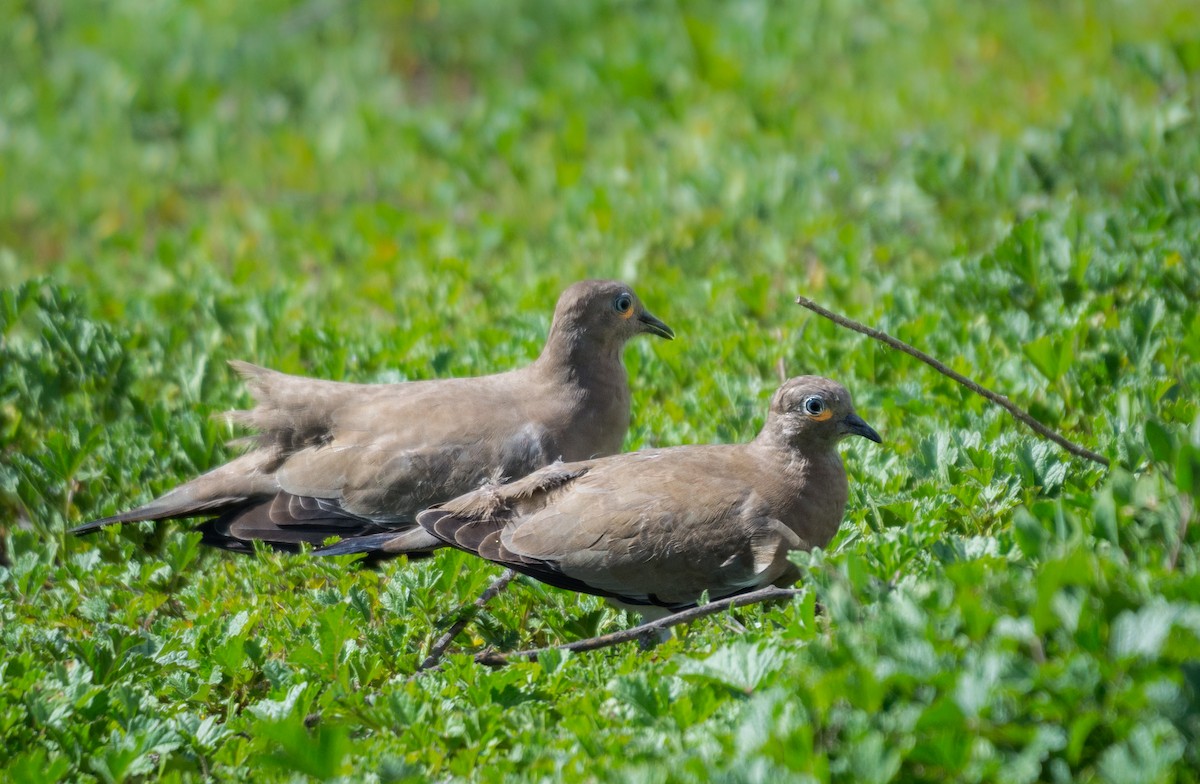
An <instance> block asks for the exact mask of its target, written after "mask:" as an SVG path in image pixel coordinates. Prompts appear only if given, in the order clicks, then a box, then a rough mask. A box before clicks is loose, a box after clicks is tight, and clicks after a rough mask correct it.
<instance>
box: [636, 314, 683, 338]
mask: <svg viewBox="0 0 1200 784" xmlns="http://www.w3.org/2000/svg"><path fill="white" fill-rule="evenodd" d="M637 318H638V321H640V322H642V329H643V330H645V331H646V332H653V333H654V334H655V335H658V336H659V337H660V338H666V339H667V340H674V339H675V330H673V329H671V328H670V327H668V326H667V325H666V324H664V323H663V322H661V321H659V320H658V319H657V318H655V317H654V316H652V315H650V314H649V313H648V312H646V311H644V310H643V311H642V312H641V314H640V315H639V316H638V317H637Z"/></svg>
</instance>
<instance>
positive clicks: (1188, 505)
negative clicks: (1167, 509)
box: [1167, 493, 1192, 571]
mask: <svg viewBox="0 0 1200 784" xmlns="http://www.w3.org/2000/svg"><path fill="white" fill-rule="evenodd" d="M1191 522H1192V497H1191V496H1190V495H1188V494H1187V493H1180V494H1179V536H1178V538H1177V539H1176V540H1175V543H1174V544H1172V545H1171V556H1170V558H1168V559H1167V568H1168V569H1170V570H1171V571H1175V567H1176V566H1177V565H1178V564H1179V553H1180V551H1181V550H1182V549H1183V543H1184V542H1186V541H1187V532H1188V526H1189V525H1190V524H1191Z"/></svg>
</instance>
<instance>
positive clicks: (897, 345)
mask: <svg viewBox="0 0 1200 784" xmlns="http://www.w3.org/2000/svg"><path fill="white" fill-rule="evenodd" d="M796 304H797V305H800V306H802V307H805V308H808V309H809V310H811V311H812V312H813V313H816V314H817V315H818V316H824V317H825V318H827V319H829V320H830V321H832V322H833V323H834V324H837V325H839V326H843V327H846V328H847V329H852V330H854V331H855V332H861V333H862V334H864V335H866V336H867V337H871V338H875V339H876V340H878V341H879V342H881V343H886V344H887V345H889V346H891V347H892V348H894V349H896V350H898V351H903V352H904V353H905V354H908V355H909V356H910V357H916V358H917V359H919V360H921V361H922V362H924V363H925V364H926V365H929V366H930V367H931V368H933V369H934V370H936V371H937V372H939V373H941V374H942V375H943V376H947V377H949V378H952V379H954V380H955V381H957V382H958V383H960V384H962V385H963V386H964V387H966V388H967V389H969V390H971V391H972V392H974V393H975V394H977V395H982V396H983V397H985V398H987V399H988V400H990V401H992V402H993V403H995V404H996V405H998V406H1000V407H1001V408H1003V409H1004V410H1006V411H1008V413H1010V414H1012V415H1013V416H1014V417H1016V418H1017V419H1018V420H1020V421H1021V422H1024V423H1025V424H1026V425H1028V426H1029V427H1031V428H1032V429H1033V430H1034V431H1035V432H1037V433H1038V434H1039V435H1042V436H1044V437H1046V438H1048V439H1050V440H1051V441H1053V442H1054V443H1056V444H1058V445H1059V446H1061V447H1062V448H1063V449H1065V450H1067V451H1068V452H1070V453H1071V454H1073V455H1077V456H1078V457H1085V458H1087V459H1088V460H1091V461H1093V462H1096V463H1099V464H1100V465H1103V466H1108V464H1109V463H1108V458H1107V457H1105V456H1104V455H1101V454H1097V453H1096V452H1093V451H1092V450H1090V449H1087V448H1086V447H1082V446H1080V445H1079V444H1076V443H1075V442H1074V441H1071V440H1070V439H1068V438H1066V437H1065V436H1062V435H1060V434H1059V433H1057V432H1056V431H1054V430H1051V429H1050V428H1048V427H1046V426H1045V425H1043V424H1042V423H1041V422H1039V421H1037V420H1036V419H1034V418H1033V417H1032V416H1030V414H1029V413H1028V412H1026V411H1025V410H1024V409H1021V408H1019V407H1018V406H1017V405H1016V404H1015V403H1013V402H1012V401H1011V400H1009V399H1008V398H1007V397H1005V396H1004V395H1001V394H998V393H996V392H993V391H992V390H990V389H987V388H986V387H982V386H980V385H979V384H976V383H975V382H974V381H972V380H971V379H969V378H967V377H966V376H964V375H962V374H961V373H957V372H955V371H953V370H951V369H950V368H948V367H946V366H945V365H943V364H942V363H941V362H938V361H937V360H936V359H934V358H933V357H931V356H929V355H928V354H926V353H925V352H924V351H921V350H920V349H916V348H913V347H912V346H910V345H908V344H907V343H905V342H904V341H902V340H897V339H896V338H894V337H892V336H891V335H889V334H887V333H886V332H880V331H879V330H877V329H872V328H871V327H868V326H866V325H864V324H860V323H859V322H857V321H854V320H853V319H848V318H846V317H845V316H839V315H838V314H837V313H834V312H833V311H831V310H826V309H825V308H823V307H821V306H820V305H818V304H817V303H815V302H813V301H812V300H811V299H809V298H808V297H796Z"/></svg>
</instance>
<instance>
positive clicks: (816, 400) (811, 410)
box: [804, 395, 825, 416]
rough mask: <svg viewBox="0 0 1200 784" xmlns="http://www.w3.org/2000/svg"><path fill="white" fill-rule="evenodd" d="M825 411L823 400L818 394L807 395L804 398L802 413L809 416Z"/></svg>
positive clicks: (818, 414)
mask: <svg viewBox="0 0 1200 784" xmlns="http://www.w3.org/2000/svg"><path fill="white" fill-rule="evenodd" d="M824 411H825V401H824V400H822V399H821V396H820V395H809V396H808V397H806V398H804V413H806V414H808V415H809V416H820V415H821V414H822V413H823V412H824Z"/></svg>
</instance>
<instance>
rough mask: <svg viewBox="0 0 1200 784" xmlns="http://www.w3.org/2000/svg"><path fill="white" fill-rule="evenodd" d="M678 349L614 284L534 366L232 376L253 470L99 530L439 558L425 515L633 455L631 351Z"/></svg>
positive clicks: (589, 291) (234, 470)
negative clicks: (148, 523)
mask: <svg viewBox="0 0 1200 784" xmlns="http://www.w3.org/2000/svg"><path fill="white" fill-rule="evenodd" d="M645 332H648V333H652V334H656V335H659V336H662V337H665V338H672V337H674V333H673V332H672V331H671V329H670V327H668V326H667V325H666V324H664V323H663V322H661V321H659V320H658V319H657V318H655V317H654V316H653V315H651V314H650V313H648V312H647V311H646V309H645V308H644V307H643V305H642V303H641V301H640V300H639V299H638V298H637V296H636V295H635V294H634V293H633V290H632V289H631V288H630V287H628V286H626V285H625V284H623V283H619V282H617V281H584V282H581V283H576V284H575V285H573V286H571V287H570V288H568V289H567V290H566V291H565V292H563V294H562V296H561V297H560V298H559V300H558V305H557V306H556V307H555V310H554V320H553V322H552V323H551V326H550V334H549V336H548V337H547V339H546V345H545V347H544V348H543V349H542V353H541V355H540V356H539V357H538V358H537V360H536V361H535V362H533V363H532V364H530V365H528V366H526V367H523V368H520V369H518V370H513V371H509V372H507V373H499V374H496V375H492V376H481V377H477V378H456V379H441V380H432V381H412V382H407V383H400V384H350V383H342V382H335V381H321V380H316V379H310V378H301V377H298V376H289V375H285V374H283V373H278V372H275V371H272V370H267V369H265V368H261V367H257V366H255V365H251V364H248V363H245V362H233V363H231V364H232V365H233V366H234V368H236V369H237V371H238V372H239V373H241V374H242V376H243V377H244V378H245V379H246V383H247V385H248V386H249V388H250V391H251V393H252V394H253V395H254V397H255V399H256V401H257V406H256V407H255V408H254V409H253V410H250V411H239V412H233V413H232V414H230V416H231V417H232V418H233V420H234V421H236V422H238V423H240V424H243V425H246V426H248V427H251V428H254V429H256V430H257V431H258V434H257V435H256V436H253V437H252V438H251V439H249V440H250V441H251V443H252V448H251V449H250V450H249V451H248V452H247V453H246V454H243V455H242V456H240V457H237V458H235V459H234V460H232V461H230V462H229V463H226V464H225V465H223V466H221V467H219V468H216V469H214V470H212V471H210V472H208V473H206V474H204V475H202V476H200V477H198V478H196V479H193V480H192V481H190V482H188V483H186V484H184V485H181V486H180V487H177V488H175V489H174V490H171V491H170V492H168V493H166V494H165V495H163V496H162V497H160V498H158V499H156V500H154V501H151V502H150V503H149V504H146V505H145V506H142V507H140V508H138V509H134V510H132V511H129V512H124V513H122V514H118V515H114V516H112V517H106V518H103V519H101V520H95V521H93V522H90V523H86V524H84V525H82V526H79V527H78V528H76V529H74V532H75V533H85V532H88V531H93V530H96V529H98V528H100V527H102V526H105V525H109V524H111V523H125V522H135V521H141V520H166V519H174V518H181V517H194V516H201V515H203V516H206V517H208V518H209V519H208V520H207V521H205V522H204V523H202V524H201V526H200V530H201V531H203V533H204V537H205V538H204V540H205V542H206V543H207V544H210V545H214V546H216V547H222V548H225V549H228V550H238V551H243V552H249V551H252V550H253V546H252V544H251V543H252V542H253V541H254V540H261V541H263V542H266V543H267V544H269V545H272V546H274V547H277V548H281V549H296V548H297V547H298V546H299V545H300V544H301V543H304V542H307V543H309V544H313V545H320V544H321V543H322V542H323V541H324V540H325V539H326V538H328V537H330V536H334V535H337V536H341V537H342V541H341V542H339V543H337V544H335V545H333V546H331V547H327V548H325V549H323V550H320V551H318V552H323V553H328V554H341V553H353V552H366V553H370V554H371V557H372V559H375V560H378V559H382V558H390V557H394V556H396V555H400V554H410V555H416V554H420V553H423V552H425V551H428V550H430V549H433V548H436V547H440V546H441V542H440V541H439V540H438V539H437V538H436V537H433V536H431V535H430V534H428V533H426V532H425V531H424V530H422V529H421V528H419V527H417V526H416V525H415V523H414V520H415V515H416V513H417V512H419V511H420V510H422V509H425V508H426V507H428V506H430V505H432V504H435V503H439V502H441V501H446V500H448V499H451V498H454V497H455V496H457V495H460V494H462V493H465V492H468V491H470V490H472V489H475V488H477V487H479V486H480V485H481V484H483V483H484V482H486V481H489V480H493V481H494V480H496V479H497V478H500V479H510V478H516V477H521V476H524V475H526V474H528V473H529V472H530V471H533V470H535V469H537V468H540V467H542V466H545V465H547V464H549V463H551V462H553V461H555V460H560V459H561V460H583V459H586V458H590V457H595V456H599V455H608V454H613V453H616V452H618V451H620V448H621V444H622V442H623V440H624V438H625V431H626V430H627V429H628V427H629V386H628V380H627V378H626V373H625V367H624V365H623V364H622V363H621V350H622V348H623V347H624V345H625V343H626V342H627V341H628V340H629V339H630V338H633V337H634V336H636V335H638V334H641V333H645Z"/></svg>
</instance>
